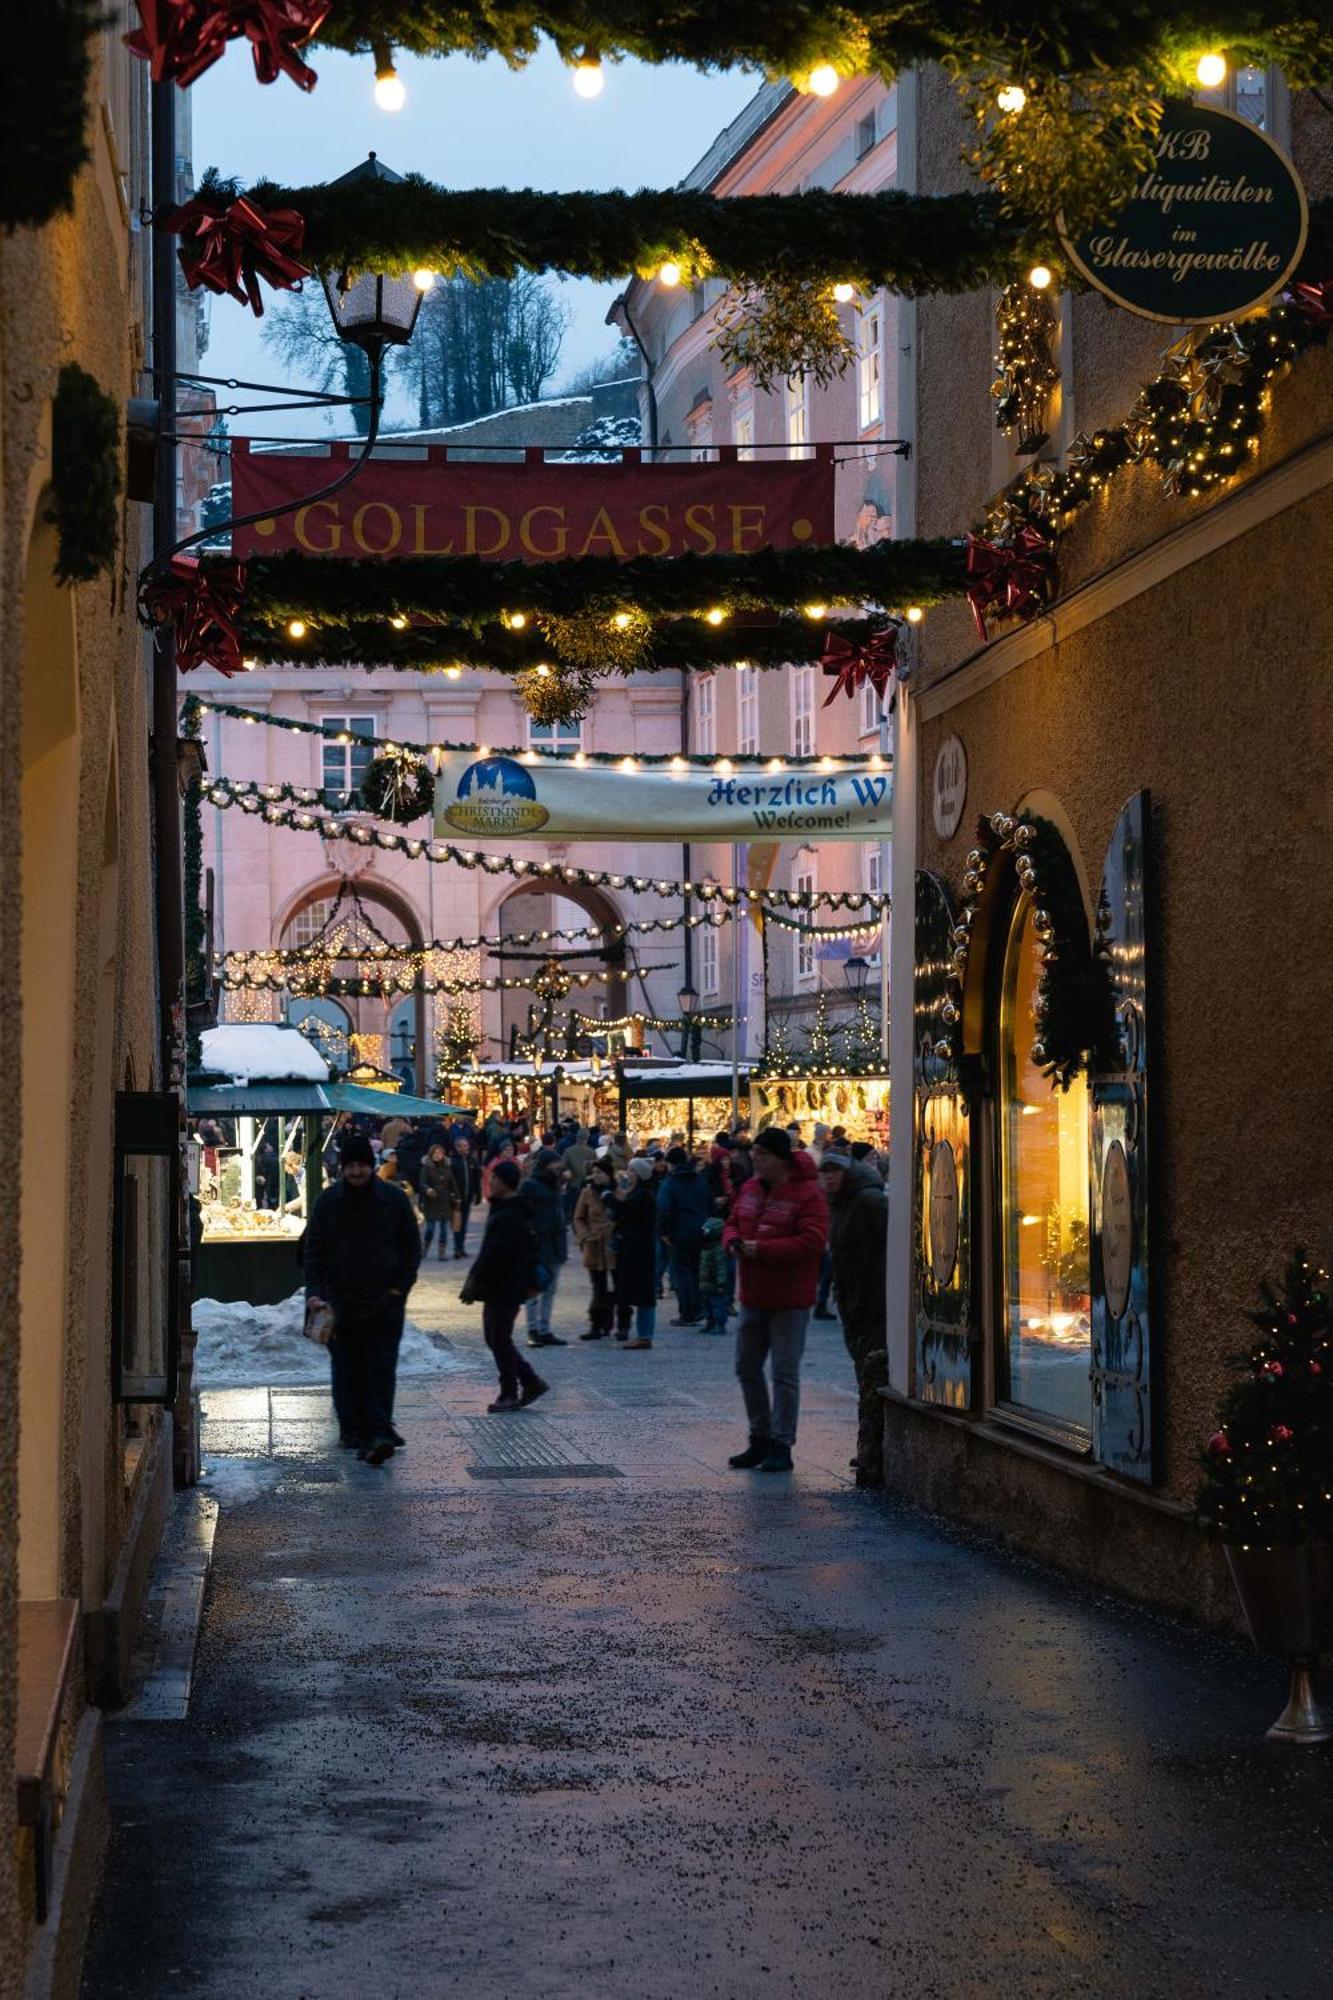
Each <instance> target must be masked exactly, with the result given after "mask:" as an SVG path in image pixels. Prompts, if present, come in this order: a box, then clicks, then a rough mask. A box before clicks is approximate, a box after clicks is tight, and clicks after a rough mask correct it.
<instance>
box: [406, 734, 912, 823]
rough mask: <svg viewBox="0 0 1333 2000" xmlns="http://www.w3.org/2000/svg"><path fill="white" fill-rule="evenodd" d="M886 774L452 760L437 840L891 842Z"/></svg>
mask: <svg viewBox="0 0 1333 2000" xmlns="http://www.w3.org/2000/svg"><path fill="white" fill-rule="evenodd" d="M892 806H893V785H892V780H891V778H890V776H889V774H888V772H887V771H882V770H880V771H876V770H874V769H872V768H871V766H870V765H868V764H853V765H848V766H846V767H845V768H843V769H841V770H838V771H817V770H813V769H802V770H797V771H785V772H776V773H770V772H764V771H743V772H736V773H732V774H724V773H722V772H719V771H709V770H699V769H692V770H688V771H680V772H676V771H656V770H650V771H633V772H630V771H621V770H619V769H616V768H605V767H601V766H598V767H594V768H588V767H586V766H575V765H573V764H571V763H560V764H541V763H533V764H525V763H520V762H519V760H518V759H517V758H514V757H497V756H494V755H490V754H488V755H486V756H481V755H475V756H474V755H471V754H469V753H468V752H466V751H447V752H445V753H444V754H443V758H442V761H441V764H440V767H439V772H438V775H437V777H436V780H435V831H436V834H437V836H438V837H439V838H441V839H448V838H450V836H451V835H452V834H455V833H470V834H474V835H476V836H477V838H479V839H494V838H496V837H497V836H503V838H504V839H506V840H511V841H519V840H541V841H549V840H599V841H610V842H619V841H625V840H717V841H753V840H773V841H779V840H821V841H823V840H887V839H888V838H889V836H890V834H891V832H892V826H893V814H892Z"/></svg>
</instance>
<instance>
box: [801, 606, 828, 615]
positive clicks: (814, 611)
mask: <svg viewBox="0 0 1333 2000" xmlns="http://www.w3.org/2000/svg"><path fill="white" fill-rule="evenodd" d="M805 615H806V617H807V618H826V617H827V616H828V606H827V604H807V605H806V606H805Z"/></svg>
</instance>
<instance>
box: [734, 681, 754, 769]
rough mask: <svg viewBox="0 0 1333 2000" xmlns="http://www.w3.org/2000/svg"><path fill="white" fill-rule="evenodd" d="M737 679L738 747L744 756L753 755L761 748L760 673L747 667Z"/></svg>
mask: <svg viewBox="0 0 1333 2000" xmlns="http://www.w3.org/2000/svg"><path fill="white" fill-rule="evenodd" d="M735 680H736V748H737V749H738V750H739V751H740V753H741V755H742V757H753V756H754V755H755V754H756V752H757V751H758V749H759V675H758V673H757V672H756V671H755V670H754V669H753V668H751V667H747V668H746V670H745V671H744V673H738V674H737V675H736V676H735Z"/></svg>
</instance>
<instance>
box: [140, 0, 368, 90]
mask: <svg viewBox="0 0 1333 2000" xmlns="http://www.w3.org/2000/svg"><path fill="white" fill-rule="evenodd" d="M135 4H136V5H137V7H138V9H139V20H140V22H141V23H142V25H141V26H140V27H139V28H137V29H136V30H135V32H134V33H133V34H132V35H126V37H125V46H126V48H128V49H129V51H130V53H131V54H132V55H136V56H143V57H144V58H145V60H146V61H147V62H148V63H149V64H150V65H151V68H152V77H153V82H154V83H162V82H164V81H166V80H168V79H174V81H175V82H176V83H178V84H179V85H180V87H181V89H182V90H185V89H187V88H188V87H189V85H190V84H192V83H193V82H195V80H196V79H197V78H198V77H201V76H202V75H203V73H204V71H205V70H206V69H211V68H212V66H213V64H214V63H215V62H216V61H217V59H218V57H219V56H220V55H221V54H222V52H223V50H224V49H225V48H226V46H227V43H228V42H230V41H235V40H237V39H238V38H239V37H240V36H242V35H244V36H245V37H246V39H247V40H248V41H249V43H250V52H251V54H252V55H253V57H254V62H255V75H256V76H257V77H258V78H259V81H260V82H261V83H272V82H273V81H274V80H275V79H276V78H277V77H278V76H279V75H286V76H289V77H290V78H291V79H292V82H293V83H295V84H298V85H299V86H300V88H301V89H302V90H313V89H314V87H315V83H316V77H315V72H314V70H312V69H311V68H310V67H309V65H308V64H307V63H304V62H302V60H301V58H300V56H299V55H298V54H297V50H298V49H300V48H301V47H303V46H304V44H305V43H306V42H308V41H310V40H311V39H312V38H313V37H314V36H315V35H317V34H318V33H319V30H320V27H321V26H322V25H323V21H324V17H325V15H326V14H327V13H328V11H329V0H224V4H222V5H219V4H217V0H135Z"/></svg>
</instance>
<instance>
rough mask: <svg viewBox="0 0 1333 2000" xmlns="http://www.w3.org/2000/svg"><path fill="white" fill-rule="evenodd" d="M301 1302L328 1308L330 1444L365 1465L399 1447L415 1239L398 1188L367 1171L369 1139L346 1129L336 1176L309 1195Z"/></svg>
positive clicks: (371, 1162)
mask: <svg viewBox="0 0 1333 2000" xmlns="http://www.w3.org/2000/svg"><path fill="white" fill-rule="evenodd" d="M304 1261H305V1285H306V1305H307V1309H308V1308H309V1307H310V1306H312V1305H327V1306H328V1307H329V1308H330V1309H331V1310H332V1313H333V1338H332V1340H331V1341H330V1343H329V1365H330V1368H331V1371H332V1377H333V1381H332V1388H333V1408H334V1414H335V1415H336V1416H337V1419H338V1432H339V1442H340V1443H341V1444H342V1445H343V1446H344V1447H345V1448H346V1449H348V1450H351V1449H355V1451H356V1455H357V1457H358V1458H361V1459H364V1460H365V1461H366V1463H367V1464H368V1465H383V1464H384V1463H385V1462H386V1461H387V1460H388V1459H390V1458H392V1457H393V1454H394V1452H395V1450H401V1449H402V1446H403V1439H402V1437H401V1436H400V1435H399V1433H398V1432H397V1431H396V1430H395V1429H394V1423H393V1399H394V1387H395V1378H396V1376H397V1370H398V1347H399V1343H400V1342H401V1340H402V1337H403V1320H404V1317H405V1315H406V1312H407V1296H408V1293H409V1292H410V1291H411V1289H412V1287H413V1285H414V1284H415V1283H416V1276H417V1267H418V1265H419V1264H420V1262H421V1238H420V1236H419V1234H418V1233H417V1219H416V1214H415V1212H414V1210H413V1208H412V1204H411V1202H410V1201H409V1200H408V1198H407V1196H406V1195H405V1194H404V1193H403V1191H402V1189H401V1188H399V1187H395V1186H394V1184H393V1183H392V1181H383V1180H379V1179H378V1178H377V1177H376V1174H375V1155H374V1153H373V1152H372V1150H371V1146H370V1141H369V1140H368V1139H367V1138H365V1137H364V1135H363V1134H362V1133H360V1132H349V1133H348V1134H347V1136H346V1137H345V1138H344V1140H343V1144H342V1148H341V1154H340V1178H339V1179H338V1180H337V1181H336V1182H335V1183H334V1184H333V1185H332V1186H331V1187H326V1188H325V1189H324V1190H323V1192H322V1193H321V1194H320V1196H319V1198H318V1200H317V1201H316V1202H315V1206H314V1209H313V1210H312V1212H311V1216H310V1224H309V1227H308V1228H307V1230H306V1233H305V1251H304Z"/></svg>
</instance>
